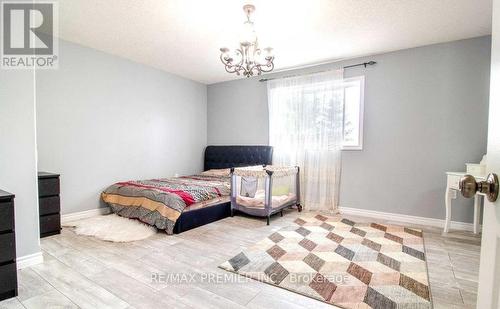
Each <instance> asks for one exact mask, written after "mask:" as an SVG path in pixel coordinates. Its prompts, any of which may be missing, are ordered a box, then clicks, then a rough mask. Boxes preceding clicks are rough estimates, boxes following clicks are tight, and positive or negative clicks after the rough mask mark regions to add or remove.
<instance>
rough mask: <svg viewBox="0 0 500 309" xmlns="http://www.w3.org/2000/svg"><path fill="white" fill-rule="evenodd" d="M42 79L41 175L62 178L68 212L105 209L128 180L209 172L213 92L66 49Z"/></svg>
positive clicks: (88, 52) (136, 66)
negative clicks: (109, 193)
mask: <svg viewBox="0 0 500 309" xmlns="http://www.w3.org/2000/svg"><path fill="white" fill-rule="evenodd" d="M59 48H60V63H59V69H58V70H53V71H48V70H47V71H40V73H39V74H38V76H37V87H36V89H37V105H38V106H37V136H38V158H39V170H44V171H50V172H57V173H60V174H61V175H62V176H61V192H62V193H61V199H62V212H63V213H64V214H66V213H73V212H79V211H84V210H89V209H95V208H97V207H99V194H100V193H101V192H102V190H103V189H105V188H106V187H107V186H108V185H111V184H112V183H114V182H117V181H121V180H129V179H148V178H155V177H167V176H172V175H174V174H175V173H179V174H189V173H194V172H198V171H200V170H201V169H202V158H203V149H204V147H205V146H206V141H207V133H206V132H207V107H206V106H207V87H206V85H203V84H200V83H197V82H193V81H190V80H186V79H183V78H180V77H177V76H174V75H172V74H168V73H165V72H163V71H160V70H156V69H153V68H150V67H147V66H144V65H141V64H137V63H134V62H131V61H128V60H125V59H121V58H118V57H115V56H111V55H108V54H105V53H102V52H98V51H96V50H93V49H89V48H85V47H82V46H79V45H76V44H72V43H68V42H65V41H61V42H60V45H59Z"/></svg>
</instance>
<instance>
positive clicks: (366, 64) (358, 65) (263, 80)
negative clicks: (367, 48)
mask: <svg viewBox="0 0 500 309" xmlns="http://www.w3.org/2000/svg"><path fill="white" fill-rule="evenodd" d="M376 63H377V62H375V61H368V62H363V63H358V64H351V65H347V66H345V67H342V68H343V69H349V68H354V67H360V66H364V67H365V68H366V67H367V66H369V65H375V64H376ZM328 71H331V70H323V71H319V72H312V73H304V74H295V75H287V76H282V77H273V78H262V79H259V82H267V81H268V80H275V79H282V78H289V77H296V76H303V75H311V74H316V73H323V72H328Z"/></svg>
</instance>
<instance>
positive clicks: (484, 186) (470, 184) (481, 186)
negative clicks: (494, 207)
mask: <svg viewBox="0 0 500 309" xmlns="http://www.w3.org/2000/svg"><path fill="white" fill-rule="evenodd" d="M459 188H460V192H462V195H463V196H464V197H466V198H470V197H473V196H474V195H475V194H476V192H481V193H484V194H485V195H486V197H487V198H488V201H490V202H494V201H496V200H497V197H498V190H499V185H498V176H497V174H493V173H491V174H489V175H488V177H486V180H484V181H479V182H477V181H476V178H474V176H472V175H465V176H464V177H462V178H461V179H460V183H459Z"/></svg>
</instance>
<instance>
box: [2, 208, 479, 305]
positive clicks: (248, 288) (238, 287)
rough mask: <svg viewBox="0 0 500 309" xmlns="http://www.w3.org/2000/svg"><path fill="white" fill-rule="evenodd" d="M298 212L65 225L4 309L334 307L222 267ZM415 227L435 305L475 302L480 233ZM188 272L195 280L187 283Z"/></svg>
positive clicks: (45, 242) (23, 275) (46, 245)
mask: <svg viewBox="0 0 500 309" xmlns="http://www.w3.org/2000/svg"><path fill="white" fill-rule="evenodd" d="M304 215H307V214H304ZM297 216H299V214H298V213H297V212H296V211H291V210H290V211H287V212H286V214H285V216H284V217H282V218H281V217H279V216H276V217H274V218H273V219H272V221H271V225H270V226H266V224H265V221H264V220H260V219H255V218H249V217H242V216H236V217H234V218H227V219H224V220H221V221H218V222H215V223H212V224H209V225H206V226H203V227H200V228H197V229H194V230H191V231H188V232H185V233H182V234H180V235H175V236H168V235H166V234H164V233H158V234H157V235H155V236H153V237H151V238H149V239H147V240H143V241H138V242H134V243H122V244H117V243H110V242H104V241H99V240H97V239H94V238H89V237H82V236H78V235H76V234H74V233H73V232H72V231H71V230H70V229H64V230H63V231H62V234H61V235H57V236H52V237H49V238H44V239H42V249H43V252H44V258H45V262H44V263H43V264H40V265H37V266H34V267H30V268H26V269H23V270H21V271H19V273H18V277H19V296H18V297H17V298H13V299H10V300H7V301H3V302H0V308H141V309H142V308H162V307H171V308H243V307H245V308H287V309H289V308H291V309H293V308H333V306H330V305H327V304H324V303H321V302H318V301H315V300H313V299H310V298H307V297H304V296H301V295H298V294H295V293H292V292H289V291H286V290H283V289H280V288H276V287H273V286H270V285H267V284H264V283H261V282H257V281H253V280H250V279H248V280H246V279H244V280H243V281H241V280H239V279H241V277H238V276H237V275H235V274H230V273H227V272H225V271H223V270H221V269H219V268H217V266H218V265H219V264H221V263H222V262H224V261H225V260H227V259H229V258H231V257H232V256H234V255H235V254H237V253H239V252H240V251H241V250H242V249H244V248H246V247H248V246H251V245H252V244H253V243H255V242H257V241H259V240H260V239H262V238H264V237H266V236H268V235H269V234H270V233H271V232H272V231H275V230H278V229H280V228H281V227H283V226H287V225H289V224H290V222H291V221H293V220H294V219H295V218H296V217H297ZM346 218H350V219H352V220H354V221H370V219H369V218H362V217H352V216H346ZM375 221H376V222H383V221H382V220H375ZM386 223H391V224H397V222H386ZM403 225H405V226H410V225H408V224H403ZM416 227H420V228H423V230H424V239H425V246H426V249H427V259H428V266H429V278H430V284H431V292H432V296H433V302H434V308H436V309H439V308H474V307H475V302H476V292H477V280H478V270H479V251H480V237H479V236H475V235H473V234H472V233H468V232H450V233H449V234H448V235H442V234H441V230H440V229H437V228H432V227H422V226H416ZM169 274H170V275H171V276H173V277H168V276H169ZM172 274H174V275H172ZM186 274H189V275H186ZM207 274H208V275H207ZM191 275H192V276H195V275H196V280H195V281H196V282H195V283H191V284H183V283H185V282H189V281H190V280H191V277H190V276H191ZM152 276H156V278H158V280H152ZM175 276H177V277H175ZM174 279H177V280H174ZM174 281H177V283H176V284H172V282H174Z"/></svg>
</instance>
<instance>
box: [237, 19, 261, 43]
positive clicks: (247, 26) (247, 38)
mask: <svg viewBox="0 0 500 309" xmlns="http://www.w3.org/2000/svg"><path fill="white" fill-rule="evenodd" d="M256 41H257V34H256V33H255V29H254V26H253V22H251V21H249V20H247V21H246V22H244V23H243V29H242V36H241V41H240V44H241V45H252V44H255V43H256Z"/></svg>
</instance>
